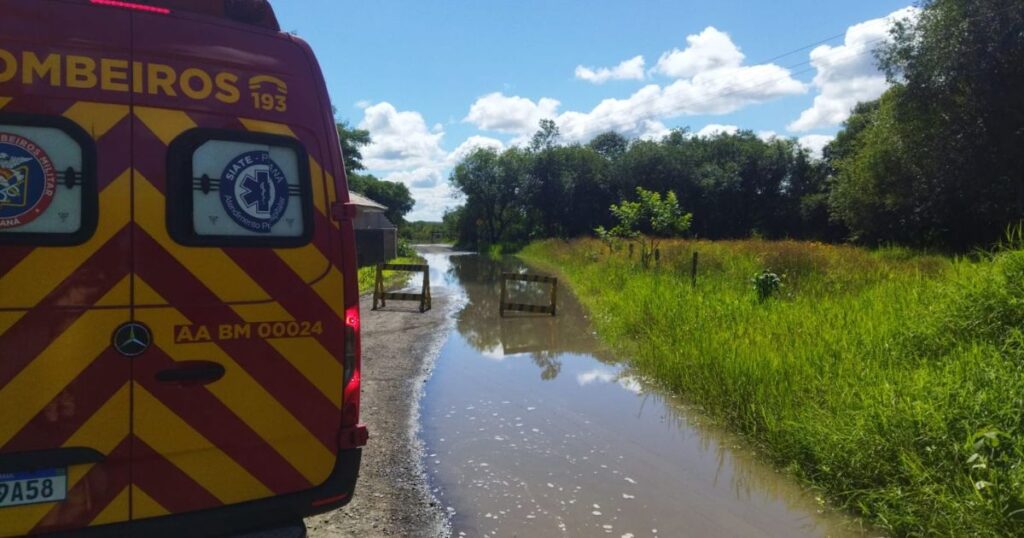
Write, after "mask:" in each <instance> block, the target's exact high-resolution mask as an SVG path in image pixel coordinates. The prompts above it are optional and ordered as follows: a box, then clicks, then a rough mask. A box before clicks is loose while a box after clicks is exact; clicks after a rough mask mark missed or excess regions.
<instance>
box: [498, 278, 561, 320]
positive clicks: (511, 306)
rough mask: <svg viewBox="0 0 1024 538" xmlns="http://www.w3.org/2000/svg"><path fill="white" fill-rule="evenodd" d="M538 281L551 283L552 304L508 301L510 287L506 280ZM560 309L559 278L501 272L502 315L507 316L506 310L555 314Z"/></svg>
mask: <svg viewBox="0 0 1024 538" xmlns="http://www.w3.org/2000/svg"><path fill="white" fill-rule="evenodd" d="M509 281H514V282H537V283H540V284H551V304H550V305H547V306H545V305H535V304H520V303H510V302H508V287H507V286H506V282H509ZM557 311H558V279H557V278H555V277H551V276H541V275H521V274H518V273H502V274H501V306H500V314H501V317H505V312H530V313H534V314H551V315H552V316H554V315H555V314H556V312H557Z"/></svg>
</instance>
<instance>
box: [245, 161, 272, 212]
mask: <svg viewBox="0 0 1024 538" xmlns="http://www.w3.org/2000/svg"><path fill="white" fill-rule="evenodd" d="M241 187H242V196H241V199H242V203H243V204H244V205H245V207H246V209H248V210H249V211H250V212H251V213H255V214H257V215H269V214H270V204H271V202H272V201H273V200H274V184H273V183H272V182H271V181H270V170H269V168H266V169H262V170H253V173H250V174H249V175H247V176H245V178H243V179H242V181H241Z"/></svg>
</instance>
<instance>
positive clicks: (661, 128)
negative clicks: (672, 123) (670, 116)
mask: <svg viewBox="0 0 1024 538" xmlns="http://www.w3.org/2000/svg"><path fill="white" fill-rule="evenodd" d="M671 133H672V130H671V129H669V128H668V127H665V124H664V123H661V122H660V121H656V120H647V121H646V122H644V125H643V126H642V127H641V128H640V130H639V135H638V136H637V138H639V139H641V140H653V141H655V142H658V141H660V140H661V139H662V138H665V137H666V136H668V135H669V134H671Z"/></svg>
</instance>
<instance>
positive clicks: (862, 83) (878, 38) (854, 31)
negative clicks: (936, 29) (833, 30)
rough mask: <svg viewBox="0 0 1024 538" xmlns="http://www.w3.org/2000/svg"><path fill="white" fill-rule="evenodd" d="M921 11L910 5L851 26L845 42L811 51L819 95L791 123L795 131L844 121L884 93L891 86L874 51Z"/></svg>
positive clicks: (834, 124)
mask: <svg viewBox="0 0 1024 538" xmlns="http://www.w3.org/2000/svg"><path fill="white" fill-rule="evenodd" d="M919 13H920V10H919V9H918V8H915V7H908V8H904V9H901V10H899V11H895V12H893V13H890V14H889V15H887V16H885V17H882V18H878V19H872V20H869V21H866V22H862V23H860V24H856V25H854V26H851V27H850V28H849V29H848V30H847V31H846V38H845V40H844V42H843V44H842V45H838V46H835V47H832V46H829V45H822V46H820V47H817V48H816V49H814V50H812V51H811V65H812V66H814V68H815V69H816V70H817V75H816V76H815V77H814V86H815V87H816V88H818V95H817V96H816V97H815V98H814V104H813V106H811V108H809V109H807V110H805V111H803V113H801V114H800V117H799V118H798V119H797V120H796V121H794V122H792V123H790V124H789V127H788V128H789V129H790V130H791V131H798V132H805V131H810V130H813V129H820V128H824V127H833V126H836V125H839V124H841V123H842V122H844V121H846V120H847V118H849V117H850V111H851V110H852V109H853V107H854V106H855V105H856V104H857V103H858V102H861V101H870V100H873V99H877V98H878V97H879V96H881V95H882V94H883V93H884V92H885V90H886V89H888V88H889V84H888V82H886V80H885V75H884V74H882V73H881V72H880V71H879V70H878V67H877V66H876V65H875V57H874V54H872V52H873V51H874V50H875V49H877V48H878V47H879V46H881V45H884V44H885V43H886V42H887V41H889V40H890V39H891V38H890V36H889V29H890V28H891V27H892V25H893V23H894V22H895V21H898V20H904V19H909V20H915V19H916V18H917V16H918V14H919Z"/></svg>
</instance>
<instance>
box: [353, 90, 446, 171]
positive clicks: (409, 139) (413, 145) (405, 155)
mask: <svg viewBox="0 0 1024 538" xmlns="http://www.w3.org/2000/svg"><path fill="white" fill-rule="evenodd" d="M359 128H360V129H366V130H368V131H370V138H371V139H372V140H373V142H372V143H371V144H370V145H369V146H367V147H366V149H364V150H363V162H364V164H366V167H367V168H369V169H371V170H382V171H400V170H411V169H413V168H419V167H423V166H428V165H431V164H433V163H436V162H438V161H442V160H443V159H444V158H445V156H446V155H447V153H446V152H445V151H444V149H442V148H441V140H442V139H443V138H444V131H443V130H442V131H440V132H432V131H431V130H430V129H429V128H428V127H427V123H426V122H425V121H424V120H423V116H422V115H420V113H419V112H399V111H398V110H396V109H395V107H394V106H393V105H392V104H391V103H388V102H382V103H377V104H375V105H370V106H368V107H366V108H365V109H364V110H363V121H361V122H360V123H359Z"/></svg>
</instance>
